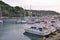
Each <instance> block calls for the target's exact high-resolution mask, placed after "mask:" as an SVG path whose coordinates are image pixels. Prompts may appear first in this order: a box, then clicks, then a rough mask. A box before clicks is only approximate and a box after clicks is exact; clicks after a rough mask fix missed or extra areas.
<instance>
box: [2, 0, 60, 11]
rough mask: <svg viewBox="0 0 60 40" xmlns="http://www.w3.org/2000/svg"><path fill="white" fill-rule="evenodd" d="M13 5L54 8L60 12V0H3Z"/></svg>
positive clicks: (44, 8)
mask: <svg viewBox="0 0 60 40" xmlns="http://www.w3.org/2000/svg"><path fill="white" fill-rule="evenodd" d="M2 1H4V2H5V3H7V4H9V5H11V6H20V7H23V8H24V9H30V6H31V9H33V10H53V11H57V12H60V0H2Z"/></svg>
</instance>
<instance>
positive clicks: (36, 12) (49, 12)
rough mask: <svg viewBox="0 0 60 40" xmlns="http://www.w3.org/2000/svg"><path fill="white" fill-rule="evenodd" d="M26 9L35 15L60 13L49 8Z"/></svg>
mask: <svg viewBox="0 0 60 40" xmlns="http://www.w3.org/2000/svg"><path fill="white" fill-rule="evenodd" d="M26 11H31V12H32V13H33V15H34V14H36V15H40V16H41V15H42V16H44V15H60V13H58V12H56V11H50V10H26Z"/></svg>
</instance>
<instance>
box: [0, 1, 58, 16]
mask: <svg viewBox="0 0 60 40" xmlns="http://www.w3.org/2000/svg"><path fill="white" fill-rule="evenodd" d="M0 8H1V13H2V16H3V17H23V16H29V12H28V11H30V10H24V9H23V8H22V7H19V6H16V7H12V6H10V5H8V4H6V3H4V2H2V1H0ZM31 12H32V16H38V17H40V16H42V15H48V14H49V15H55V14H56V15H59V13H57V12H55V11H44V10H31Z"/></svg>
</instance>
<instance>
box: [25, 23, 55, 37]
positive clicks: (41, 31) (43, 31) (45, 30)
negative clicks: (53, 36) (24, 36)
mask: <svg viewBox="0 0 60 40" xmlns="http://www.w3.org/2000/svg"><path fill="white" fill-rule="evenodd" d="M55 31H56V29H55V27H53V26H49V27H48V26H46V25H44V23H43V22H42V23H39V24H34V25H33V26H31V27H30V28H27V29H25V32H28V33H32V34H36V35H41V36H46V35H49V34H50V33H52V32H55Z"/></svg>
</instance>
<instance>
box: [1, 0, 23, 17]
mask: <svg viewBox="0 0 60 40" xmlns="http://www.w3.org/2000/svg"><path fill="white" fill-rule="evenodd" d="M0 7H1V12H2V16H5V17H20V16H23V14H24V9H23V8H22V7H18V6H16V7H12V6H10V5H8V4H6V3H5V2H3V1H0Z"/></svg>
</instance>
